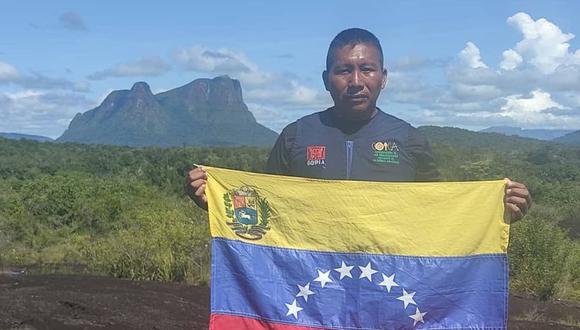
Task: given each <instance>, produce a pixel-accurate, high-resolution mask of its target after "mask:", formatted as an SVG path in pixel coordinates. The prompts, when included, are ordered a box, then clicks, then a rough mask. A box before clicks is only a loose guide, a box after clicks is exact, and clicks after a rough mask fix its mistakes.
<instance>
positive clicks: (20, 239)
mask: <svg viewBox="0 0 580 330" xmlns="http://www.w3.org/2000/svg"><path fill="white" fill-rule="evenodd" d="M421 130H422V131H423V132H424V133H425V134H426V135H427V136H428V137H429V139H430V140H431V141H432V144H433V149H434V152H435V156H436V161H437V163H438V166H439V168H440V170H441V172H442V174H443V176H444V178H445V180H446V181H466V180H483V179H500V178H504V177H509V178H511V179H512V180H516V181H519V182H523V183H525V184H526V185H527V186H528V188H529V189H530V191H531V193H532V196H533V200H534V203H533V207H532V209H531V211H530V213H529V214H528V215H527V216H526V217H525V218H524V219H523V220H521V221H519V222H517V223H515V224H513V225H512V227H511V238H510V249H509V261H510V285H511V289H512V291H513V292H522V293H529V294H534V295H536V296H538V297H540V298H541V299H567V300H576V301H580V238H579V236H580V147H574V146H566V145H560V144H555V143H548V142H541V141H537V140H531V139H523V138H515V137H504V136H500V135H497V134H484V133H473V132H468V131H464V130H459V129H444V128H435V127H424V128H421ZM268 151H269V150H267V149H259V148H250V147H237V148H197V147H175V148H128V147H117V146H101V145H82V144H69V143H64V144H57V143H50V142H45V143H41V142H34V141H27V140H20V141H16V140H8V139H2V138H0V266H24V267H30V269H36V270H37V271H42V272H53V271H54V272H69V271H74V272H87V273H91V274H102V275H109V276H115V277H121V278H130V279H135V280H157V281H180V282H187V283H190V284H206V283H207V282H208V281H209V262H210V255H209V242H210V240H209V231H208V226H207V213H206V212H205V211H202V210H200V209H198V208H197V207H196V206H195V205H194V204H193V203H192V202H191V201H190V200H189V198H187V197H186V196H185V194H184V190H183V185H184V178H185V174H186V173H187V171H188V170H189V169H191V167H192V165H193V164H204V165H210V166H219V167H224V168H232V169H240V170H245V171H253V172H263V171H264V166H265V162H266V158H267V155H268Z"/></svg>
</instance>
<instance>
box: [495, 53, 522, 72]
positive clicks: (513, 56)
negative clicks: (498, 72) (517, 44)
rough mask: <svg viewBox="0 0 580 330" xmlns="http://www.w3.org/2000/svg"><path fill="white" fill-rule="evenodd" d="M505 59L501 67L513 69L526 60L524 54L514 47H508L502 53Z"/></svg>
mask: <svg viewBox="0 0 580 330" xmlns="http://www.w3.org/2000/svg"><path fill="white" fill-rule="evenodd" d="M502 57H503V60H502V61H501V63H500V65H499V67H500V68H502V69H503V70H506V71H508V70H513V69H515V68H517V67H518V66H519V65H520V64H521V63H522V62H523V61H524V60H523V59H522V56H521V55H520V54H518V52H516V51H515V50H513V49H508V50H506V51H504V52H503V53H502Z"/></svg>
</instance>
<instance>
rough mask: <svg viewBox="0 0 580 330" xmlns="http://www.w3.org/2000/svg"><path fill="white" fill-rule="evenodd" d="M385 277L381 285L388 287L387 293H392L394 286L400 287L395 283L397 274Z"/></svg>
mask: <svg viewBox="0 0 580 330" xmlns="http://www.w3.org/2000/svg"><path fill="white" fill-rule="evenodd" d="M382 275H383V281H382V282H381V283H379V285H382V286H386V287H387V292H389V293H390V292H391V288H392V287H394V286H399V285H398V284H397V283H395V274H393V275H391V276H387V275H385V274H382Z"/></svg>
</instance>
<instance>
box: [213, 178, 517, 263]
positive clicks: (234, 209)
mask: <svg viewBox="0 0 580 330" xmlns="http://www.w3.org/2000/svg"><path fill="white" fill-rule="evenodd" d="M205 168H206V169H207V173H208V184H207V187H206V194H207V196H208V204H209V220H210V229H211V235H212V237H223V238H227V239H234V240H240V241H245V242H249V243H253V244H259V245H266V246H276V247H283V248H296V249H308V250H316V251H329V252H366V253H378V254H388V255H409V256H467V255H474V254H486V253H505V252H506V250H507V245H508V237H509V225H508V224H506V223H505V222H504V220H503V214H504V204H503V200H504V189H505V184H506V181H505V180H496V181H474V182H434V183H385V182H367V181H338V180H317V179H306V178H297V177H286V176H276V175H267V174H258V173H250V172H241V171H234V170H226V169H220V168H213V167H205ZM234 204H235V205H234ZM252 221H253V222H255V223H251V222H252ZM248 222H250V224H247V223H248ZM458 233H460V234H459V235H458Z"/></svg>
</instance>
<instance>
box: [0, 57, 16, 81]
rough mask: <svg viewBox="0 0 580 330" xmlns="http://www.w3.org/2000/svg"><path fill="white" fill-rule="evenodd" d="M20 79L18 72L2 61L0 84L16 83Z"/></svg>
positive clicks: (0, 62)
mask: <svg viewBox="0 0 580 330" xmlns="http://www.w3.org/2000/svg"><path fill="white" fill-rule="evenodd" d="M19 78H20V74H19V73H18V70H16V68H15V67H13V66H12V65H10V64H8V63H6V62H2V61H0V82H3V81H5V82H7V81H14V80H17V79H19Z"/></svg>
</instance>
